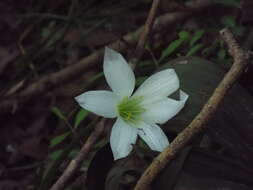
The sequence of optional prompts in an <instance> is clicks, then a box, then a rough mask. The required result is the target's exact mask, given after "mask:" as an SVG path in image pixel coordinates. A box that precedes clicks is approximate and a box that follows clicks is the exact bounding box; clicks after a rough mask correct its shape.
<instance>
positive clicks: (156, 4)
mask: <svg viewBox="0 0 253 190" xmlns="http://www.w3.org/2000/svg"><path fill="white" fill-rule="evenodd" d="M159 4H160V0H153V3H152V7H151V9H150V11H149V14H148V18H147V20H146V23H145V25H144V28H143V31H142V33H141V35H140V39H139V41H138V44H137V46H136V59H137V60H139V59H141V56H142V54H143V51H144V47H145V43H146V42H147V39H148V37H149V35H150V32H151V29H152V27H153V24H154V21H155V16H156V14H157V10H158V7H159Z"/></svg>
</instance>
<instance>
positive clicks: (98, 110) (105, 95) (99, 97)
mask: <svg viewBox="0 0 253 190" xmlns="http://www.w3.org/2000/svg"><path fill="white" fill-rule="evenodd" d="M75 100H76V101H77V102H78V104H79V105H80V106H81V107H82V108H84V109H86V110H88V111H91V112H93V113H95V114H97V115H100V116H103V117H106V118H114V117H116V115H117V110H116V105H117V102H118V97H117V96H116V95H115V94H114V93H113V92H111V91H105V90H98V91H88V92H85V93H83V94H81V95H79V96H77V97H75Z"/></svg>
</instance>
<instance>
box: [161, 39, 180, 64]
mask: <svg viewBox="0 0 253 190" xmlns="http://www.w3.org/2000/svg"><path fill="white" fill-rule="evenodd" d="M183 42H184V40H182V39H178V40H175V41H173V42H171V43H170V45H169V46H168V47H167V48H166V49H164V50H163V51H162V56H161V58H160V59H159V62H161V61H163V60H164V59H165V58H166V57H168V56H169V55H171V54H172V53H173V52H175V51H176V50H177V49H178V48H179V47H180V46H181V45H182V43H183Z"/></svg>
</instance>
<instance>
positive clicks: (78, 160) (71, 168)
mask: <svg viewBox="0 0 253 190" xmlns="http://www.w3.org/2000/svg"><path fill="white" fill-rule="evenodd" d="M103 131H104V119H102V120H101V121H100V122H99V123H98V124H97V126H96V128H95V130H94V131H93V132H92V133H91V135H90V136H89V138H88V139H87V141H86V142H85V144H84V145H83V147H82V149H81V150H80V152H79V154H78V155H77V156H76V157H75V158H74V159H73V160H72V161H71V162H70V163H69V165H68V166H67V168H66V169H65V170H64V172H63V174H62V175H61V176H60V178H59V179H58V180H57V181H56V182H55V184H54V185H53V186H52V187H51V188H50V190H61V189H64V187H65V186H66V185H67V183H68V182H69V180H70V179H71V177H72V176H73V175H74V173H75V172H76V171H77V170H78V169H79V168H80V167H81V165H82V163H83V161H84V159H85V158H86V157H87V155H88V153H89V152H90V151H91V149H92V147H93V145H94V144H95V143H96V142H97V140H98V138H99V137H100V136H101V134H102V133H103Z"/></svg>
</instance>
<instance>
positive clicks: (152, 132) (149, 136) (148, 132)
mask: <svg viewBox="0 0 253 190" xmlns="http://www.w3.org/2000/svg"><path fill="white" fill-rule="evenodd" d="M138 127H139V128H138V135H140V137H141V138H142V139H143V140H144V141H145V142H146V143H147V144H148V146H149V147H150V148H151V149H152V150H155V151H159V152H162V151H163V150H164V149H165V148H166V147H167V146H168V145H169V141H168V138H167V136H166V135H165V134H164V132H163V131H162V129H161V128H160V127H159V126H157V125H148V124H146V123H144V122H142V123H141V124H140V126H138Z"/></svg>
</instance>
